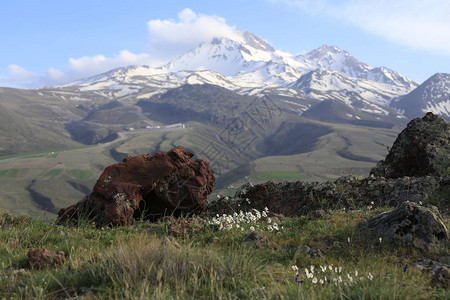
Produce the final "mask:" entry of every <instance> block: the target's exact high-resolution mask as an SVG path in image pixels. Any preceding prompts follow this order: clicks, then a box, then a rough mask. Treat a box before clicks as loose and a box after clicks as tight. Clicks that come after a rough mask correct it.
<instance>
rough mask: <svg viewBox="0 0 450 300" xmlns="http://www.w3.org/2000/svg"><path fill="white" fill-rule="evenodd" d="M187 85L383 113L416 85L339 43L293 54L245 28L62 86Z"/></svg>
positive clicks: (119, 93)
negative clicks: (155, 60) (164, 59)
mask: <svg viewBox="0 0 450 300" xmlns="http://www.w3.org/2000/svg"><path fill="white" fill-rule="evenodd" d="M186 83H188V84H203V83H208V84H214V85H218V86H221V87H225V88H227V89H230V90H233V91H236V92H238V93H240V94H249V95H254V94H258V93H262V92H264V91H267V90H270V91H271V92H272V93H273V91H276V90H282V96H289V97H294V98H305V97H308V98H312V99H317V100H324V99H337V100H340V101H343V102H344V103H346V104H347V105H351V106H352V107H356V108H358V109H366V110H368V111H371V112H372V113H374V114H379V115H380V116H381V115H386V114H387V112H386V110H384V109H383V107H386V106H388V105H389V103H390V100H391V99H392V98H395V97H399V96H402V95H405V94H407V93H409V92H411V91H412V90H413V89H414V88H415V87H417V83H415V82H414V81H412V80H410V79H408V78H406V77H404V76H403V75H401V74H399V73H397V72H395V71H392V70H389V69H387V68H384V67H378V68H375V67H372V66H369V65H367V64H365V63H362V62H360V61H359V60H357V59H356V58H354V57H353V56H351V55H350V54H349V53H348V52H347V51H345V50H342V49H339V48H338V47H334V46H327V45H324V46H322V47H320V48H318V49H316V50H313V51H311V52H309V53H307V54H305V55H297V56H294V55H291V54H289V53H285V52H282V51H279V50H276V49H274V48H273V47H272V46H271V45H270V44H269V43H268V42H266V41H264V40H263V39H261V38H259V37H257V36H255V35H254V34H252V33H249V32H245V33H242V34H241V36H240V38H237V39H229V38H214V39H212V40H211V41H207V42H204V43H202V44H200V45H198V46H197V47H196V48H194V49H191V50H190V51H188V52H186V53H184V54H183V55H181V56H180V57H178V58H176V59H174V60H172V61H170V62H168V63H167V64H165V65H163V66H161V67H158V68H151V67H148V66H130V67H126V68H118V69H114V70H112V71H109V72H106V73H104V74H100V75H98V76H94V77H91V78H87V79H83V80H79V81H77V82H73V83H71V84H68V85H66V86H64V87H63V88H69V89H77V90H79V91H99V92H101V91H103V93H104V94H105V95H106V94H108V95H110V97H111V98H120V97H126V96H129V95H132V94H139V93H142V91H143V90H146V92H148V89H149V88H150V89H152V91H153V92H152V93H158V92H160V93H162V92H164V91H166V90H167V89H170V88H175V87H178V86H181V85H183V84H186ZM105 90H108V93H106V92H105ZM111 91H112V92H111Z"/></svg>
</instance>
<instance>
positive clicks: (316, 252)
mask: <svg viewBox="0 0 450 300" xmlns="http://www.w3.org/2000/svg"><path fill="white" fill-rule="evenodd" d="M300 252H301V253H303V255H305V256H306V255H308V256H310V257H312V258H315V257H316V258H320V257H323V253H322V251H321V250H320V249H314V248H311V247H309V246H308V245H303V246H301V247H300Z"/></svg>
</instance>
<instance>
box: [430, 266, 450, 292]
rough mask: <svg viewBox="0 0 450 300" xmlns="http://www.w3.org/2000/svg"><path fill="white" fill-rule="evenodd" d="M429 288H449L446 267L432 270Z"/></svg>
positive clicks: (449, 273)
mask: <svg viewBox="0 0 450 300" xmlns="http://www.w3.org/2000/svg"><path fill="white" fill-rule="evenodd" d="M431 286H432V287H437V288H443V289H448V288H450V268H449V267H447V266H440V267H437V268H436V269H435V270H433V275H432V277H431Z"/></svg>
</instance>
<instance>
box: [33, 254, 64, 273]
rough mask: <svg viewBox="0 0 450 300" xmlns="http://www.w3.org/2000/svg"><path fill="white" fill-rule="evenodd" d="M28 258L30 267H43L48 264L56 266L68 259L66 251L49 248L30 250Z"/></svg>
mask: <svg viewBox="0 0 450 300" xmlns="http://www.w3.org/2000/svg"><path fill="white" fill-rule="evenodd" d="M28 259H29V262H30V267H32V268H36V269H43V268H45V266H47V265H50V266H52V267H54V266H56V265H60V264H62V263H64V262H65V261H66V257H65V255H64V252H62V251H51V250H47V249H35V250H30V251H28Z"/></svg>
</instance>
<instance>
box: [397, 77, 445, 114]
mask: <svg viewBox="0 0 450 300" xmlns="http://www.w3.org/2000/svg"><path fill="white" fill-rule="evenodd" d="M391 106H393V107H395V108H396V109H399V110H402V111H404V112H405V115H406V116H407V117H409V118H416V117H419V116H421V115H423V113H425V112H429V111H431V112H433V113H434V114H438V115H440V116H442V117H443V118H445V119H446V120H450V74H447V73H436V74H434V75H433V76H431V77H430V78H428V79H427V80H425V81H424V82H423V83H422V84H421V85H419V86H418V87H417V88H416V89H415V90H413V91H412V92H410V93H409V94H407V95H405V96H402V97H399V98H397V99H394V100H393V101H392V103H391Z"/></svg>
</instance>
